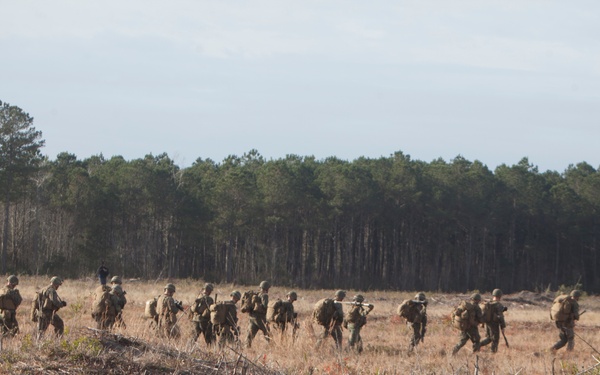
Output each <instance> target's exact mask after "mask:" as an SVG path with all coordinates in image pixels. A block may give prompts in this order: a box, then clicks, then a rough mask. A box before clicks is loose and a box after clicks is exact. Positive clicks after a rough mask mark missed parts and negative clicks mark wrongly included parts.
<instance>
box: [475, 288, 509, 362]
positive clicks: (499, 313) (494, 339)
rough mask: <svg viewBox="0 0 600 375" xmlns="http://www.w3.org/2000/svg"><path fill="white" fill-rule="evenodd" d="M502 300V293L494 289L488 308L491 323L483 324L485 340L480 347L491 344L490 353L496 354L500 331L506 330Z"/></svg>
mask: <svg viewBox="0 0 600 375" xmlns="http://www.w3.org/2000/svg"><path fill="white" fill-rule="evenodd" d="M501 299H502V291H501V290H500V289H494V291H493V292H492V302H491V304H490V308H491V309H492V321H491V322H488V323H486V324H485V332H486V338H485V339H483V340H482V341H481V344H480V346H485V345H487V344H489V343H491V344H492V353H496V352H498V343H499V342H500V331H501V330H502V331H504V328H506V322H505V321H504V311H505V310H506V309H505V307H504V306H502V304H501V303H500V300H501Z"/></svg>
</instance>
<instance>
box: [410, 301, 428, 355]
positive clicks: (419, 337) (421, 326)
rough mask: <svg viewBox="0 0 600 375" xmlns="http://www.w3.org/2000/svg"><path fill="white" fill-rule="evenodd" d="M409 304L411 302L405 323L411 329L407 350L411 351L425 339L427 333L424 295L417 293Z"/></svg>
mask: <svg viewBox="0 0 600 375" xmlns="http://www.w3.org/2000/svg"><path fill="white" fill-rule="evenodd" d="M411 302H413V303H412V304H411V305H412V306H411V309H412V312H411V314H410V315H411V317H410V318H409V319H407V323H408V324H409V325H410V327H411V328H412V336H411V338H410V346H409V348H410V349H409V350H413V349H414V348H415V346H417V345H418V344H419V342H422V341H423V340H424V338H425V332H427V299H426V298H425V293H423V292H419V293H417V294H416V295H415V298H414V299H413V300H412V301H411Z"/></svg>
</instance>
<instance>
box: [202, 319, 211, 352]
mask: <svg viewBox="0 0 600 375" xmlns="http://www.w3.org/2000/svg"><path fill="white" fill-rule="evenodd" d="M202 333H203V335H204V342H205V343H206V346H210V345H211V344H212V343H213V338H214V337H213V326H212V323H211V322H210V321H205V322H202Z"/></svg>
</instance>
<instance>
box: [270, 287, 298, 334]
mask: <svg viewBox="0 0 600 375" xmlns="http://www.w3.org/2000/svg"><path fill="white" fill-rule="evenodd" d="M285 296H286V300H285V301H281V307H280V308H279V311H278V312H277V314H276V315H275V317H274V323H275V325H276V327H277V330H279V332H281V337H282V338H283V336H284V334H285V330H286V327H287V324H288V323H290V324H292V336H295V335H296V330H297V329H298V327H299V324H298V321H297V319H298V313H297V312H294V302H295V301H297V300H298V294H297V293H296V292H294V291H291V292H288V293H287V294H286V295H285Z"/></svg>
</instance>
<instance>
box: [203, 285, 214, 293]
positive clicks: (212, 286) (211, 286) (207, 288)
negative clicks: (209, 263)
mask: <svg viewBox="0 0 600 375" xmlns="http://www.w3.org/2000/svg"><path fill="white" fill-rule="evenodd" d="M203 289H204V290H210V291H211V292H212V291H213V290H215V286H214V285H212V284H211V283H206V284H204V288H203Z"/></svg>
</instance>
